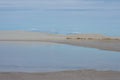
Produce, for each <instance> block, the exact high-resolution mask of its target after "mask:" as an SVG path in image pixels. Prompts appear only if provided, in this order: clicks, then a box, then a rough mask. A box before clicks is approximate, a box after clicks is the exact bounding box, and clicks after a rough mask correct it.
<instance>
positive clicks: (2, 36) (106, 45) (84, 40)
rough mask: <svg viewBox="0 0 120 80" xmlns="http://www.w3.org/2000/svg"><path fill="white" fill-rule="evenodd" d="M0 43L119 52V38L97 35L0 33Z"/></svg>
mask: <svg viewBox="0 0 120 80" xmlns="http://www.w3.org/2000/svg"><path fill="white" fill-rule="evenodd" d="M0 42H12V43H14V42H15V43H19V42H23V43H31V42H32V43H33V42H40V43H41V42H44V43H57V44H67V45H73V46H80V47H88V48H96V49H101V50H109V51H118V52H120V37H109V36H104V35H99V34H74V35H60V34H48V33H40V32H26V31H0Z"/></svg>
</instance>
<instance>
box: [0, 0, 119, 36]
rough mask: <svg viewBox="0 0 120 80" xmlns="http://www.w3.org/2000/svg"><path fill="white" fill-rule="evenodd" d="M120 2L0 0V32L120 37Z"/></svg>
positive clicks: (93, 0)
mask: <svg viewBox="0 0 120 80" xmlns="http://www.w3.org/2000/svg"><path fill="white" fill-rule="evenodd" d="M119 21H120V0H0V30H34V31H36V30H39V31H43V32H58V33H64V32H68V33H69V32H80V33H101V34H106V35H115V36H120V32H119V30H120V27H119V26H120V22H119Z"/></svg>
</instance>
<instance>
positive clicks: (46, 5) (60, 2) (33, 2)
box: [0, 0, 120, 9]
mask: <svg viewBox="0 0 120 80" xmlns="http://www.w3.org/2000/svg"><path fill="white" fill-rule="evenodd" d="M0 7H3V8H4V7H11V8H13V7H15V8H31V9H120V2H119V1H117V0H115V1H114V0H110V1H106V0H1V1H0Z"/></svg>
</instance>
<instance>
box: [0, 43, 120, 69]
mask: <svg viewBox="0 0 120 80" xmlns="http://www.w3.org/2000/svg"><path fill="white" fill-rule="evenodd" d="M119 61H120V54H119V52H110V51H101V50H97V49H90V48H81V47H74V46H67V45H37V44H32V45H29V44H28V45H17V44H0V71H10V70H13V71H15V70H16V71H17V70H18V71H49V70H53V69H54V70H55V69H57V70H60V69H102V70H104V69H105V70H107V69H109V70H120V64H119Z"/></svg>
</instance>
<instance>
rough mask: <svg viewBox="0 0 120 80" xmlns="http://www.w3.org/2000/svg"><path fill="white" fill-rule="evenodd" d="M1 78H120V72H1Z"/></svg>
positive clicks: (105, 79)
mask: <svg viewBox="0 0 120 80" xmlns="http://www.w3.org/2000/svg"><path fill="white" fill-rule="evenodd" d="M0 80H120V72H115V71H95V70H76V71H61V72H47V73H19V72H18V73H17V72H1V73H0Z"/></svg>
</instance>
